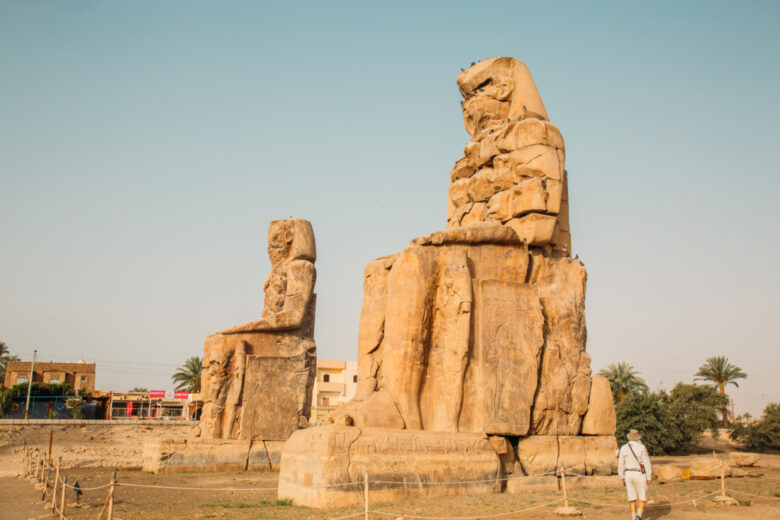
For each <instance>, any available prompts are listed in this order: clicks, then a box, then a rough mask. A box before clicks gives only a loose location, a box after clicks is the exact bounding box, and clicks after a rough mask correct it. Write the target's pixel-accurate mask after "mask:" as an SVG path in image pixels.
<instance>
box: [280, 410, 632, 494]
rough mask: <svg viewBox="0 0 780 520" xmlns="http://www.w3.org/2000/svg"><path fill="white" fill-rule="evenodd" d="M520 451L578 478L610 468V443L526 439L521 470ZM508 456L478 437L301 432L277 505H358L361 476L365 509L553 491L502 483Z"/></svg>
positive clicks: (518, 477) (550, 484)
mask: <svg viewBox="0 0 780 520" xmlns="http://www.w3.org/2000/svg"><path fill="white" fill-rule="evenodd" d="M502 440H503V438H502ZM539 440H541V441H542V442H539ZM524 443H527V444H529V445H531V444H533V445H534V446H537V447H541V448H543V449H544V452H545V453H550V460H549V469H550V470H551V472H554V471H555V470H556V468H557V467H558V464H559V462H564V466H565V467H567V468H568V467H572V468H578V469H579V470H580V472H581V473H582V474H583V475H594V474H601V475H609V474H610V473H611V470H612V468H611V465H610V464H611V461H612V460H614V461H615V464H617V459H616V458H615V449H616V448H617V442H616V441H615V438H614V437H576V436H571V437H555V436H539V437H534V436H532V437H527V438H525V439H521V440H520V444H519V448H518V453H523V456H524V457H525V459H522V458H521V463H522V461H523V460H526V464H528V463H527V461H528V449H527V447H524V446H523V444H524ZM559 446H562V448H561V447H559ZM514 449H515V448H514V446H512V444H511V443H510V442H503V443H502V442H496V438H495V437H494V438H489V437H487V436H486V435H482V434H478V433H449V432H432V431H427V430H398V429H390V428H358V427H355V426H338V425H330V426H324V427H314V428H308V429H306V430H300V431H298V432H295V433H294V434H293V435H292V436H291V437H290V439H289V440H288V441H287V442H286V443H285V445H284V448H283V450H282V458H281V470H280V474H279V498H290V499H292V500H293V501H294V503H295V504H296V505H302V506H308V507H335V506H346V505H356V504H361V503H362V502H363V482H364V472H365V473H366V474H367V475H368V480H369V493H370V497H369V499H370V501H371V502H375V501H377V502H383V501H384V502H386V501H391V500H398V499H401V498H409V497H415V496H437V495H459V494H486V493H500V492H502V491H503V490H504V488H506V489H507V491H508V492H510V493H524V492H533V491H534V490H542V489H543V490H550V489H553V488H554V489H557V487H558V484H557V479H556V477H555V476H552V475H549V476H545V477H538V476H537V477H535V476H528V477H526V476H523V473H522V471H519V468H518V470H516V471H515V472H514V474H511V475H508V474H507V472H506V469H505V468H504V466H505V464H503V462H502V457H503V458H506V455H507V453H500V452H506V451H511V454H512V456H514ZM545 460H546V459H545ZM528 467H529V469H532V468H531V466H528ZM572 479H577V480H576V486H579V487H611V486H613V485H614V482H615V480H614V479H609V478H605V477H597V476H581V477H572ZM572 481H574V480H572ZM617 482H618V483H619V482H620V480H619V479H618V480H617Z"/></svg>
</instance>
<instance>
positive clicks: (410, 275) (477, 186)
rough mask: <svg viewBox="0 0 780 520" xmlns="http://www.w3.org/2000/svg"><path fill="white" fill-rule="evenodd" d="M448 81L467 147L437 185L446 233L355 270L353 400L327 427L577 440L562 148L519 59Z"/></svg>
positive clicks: (573, 264) (581, 287)
mask: <svg viewBox="0 0 780 520" xmlns="http://www.w3.org/2000/svg"><path fill="white" fill-rule="evenodd" d="M458 86H459V87H460V91H461V93H462V94H463V96H464V98H465V100H464V101H463V114H464V121H465V126H466V130H467V131H468V132H469V134H470V135H471V137H472V141H471V142H470V143H469V144H468V145H466V150H465V152H466V155H465V157H463V158H461V159H460V160H458V162H457V163H456V164H455V167H454V169H453V171H452V174H451V176H450V179H451V184H450V190H449V191H450V196H449V203H450V211H449V218H448V224H447V229H446V230H445V231H440V232H437V233H433V234H432V235H428V236H424V237H420V238H417V239H414V240H412V243H411V244H410V245H409V246H408V247H406V248H405V249H404V250H403V251H402V252H401V253H400V254H397V255H392V256H389V257H383V258H380V259H377V260H375V261H374V262H372V263H371V264H369V266H368V267H367V268H366V272H365V282H364V301H363V309H362V313H361V319H360V332H359V340H358V361H359V376H358V377H359V379H358V382H359V387H358V392H357V395H356V397H355V399H354V401H353V402H352V403H351V404H350V405H349V406H347V407H346V408H344V409H342V410H339V411H337V412H336V413H335V414H334V415H333V416H332V417H331V418H330V420H331V421H332V422H340V423H342V424H355V425H363V426H380V427H392V428H407V429H413V430H423V429H424V430H436V431H450V432H458V431H460V432H480V433H481V432H484V433H490V434H495V435H521V436H524V435H528V434H545V435H577V434H578V433H579V432H580V423H581V419H582V416H583V415H584V414H585V412H586V411H587V408H588V395H589V390H590V357H589V356H588V354H587V353H586V352H585V279H586V273H585V268H584V267H583V265H582V263H581V262H580V261H579V260H574V259H572V258H570V248H571V244H570V238H569V232H568V228H569V223H568V200H567V199H568V197H567V195H566V191H567V190H566V171H565V170H564V147H563V139H562V137H561V134H560V132H559V131H558V129H557V128H556V127H555V126H554V125H553V124H551V123H550V122H548V121H547V112H546V111H545V108H544V105H543V104H542V101H541V98H540V97H539V93H538V92H537V90H536V87H535V86H534V82H533V79H532V78H531V75H530V73H529V72H528V69H527V68H526V66H525V65H524V64H523V63H522V62H520V61H518V60H515V59H513V58H494V59H491V60H486V61H484V62H481V63H479V64H477V65H475V66H473V67H471V68H470V69H469V70H467V71H465V72H463V73H462V74H461V75H460V76H459V77H458Z"/></svg>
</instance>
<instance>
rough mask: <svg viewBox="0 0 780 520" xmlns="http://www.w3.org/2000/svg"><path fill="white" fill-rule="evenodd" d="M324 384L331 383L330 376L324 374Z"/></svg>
mask: <svg viewBox="0 0 780 520" xmlns="http://www.w3.org/2000/svg"><path fill="white" fill-rule="evenodd" d="M322 382H323V383H330V374H322Z"/></svg>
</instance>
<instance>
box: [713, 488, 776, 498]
mask: <svg viewBox="0 0 780 520" xmlns="http://www.w3.org/2000/svg"><path fill="white" fill-rule="evenodd" d="M726 491H729V492H731V493H737V494H739V495H747V496H750V497H756V498H771V499H773V500H780V497H773V496H768V495H755V494H753V493H745V492H744V491H737V490H736V489H731V488H726Z"/></svg>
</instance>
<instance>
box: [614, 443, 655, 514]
mask: <svg viewBox="0 0 780 520" xmlns="http://www.w3.org/2000/svg"><path fill="white" fill-rule="evenodd" d="M626 437H627V438H628V442H627V443H625V444H624V445H623V446H621V447H620V451H619V452H618V474H619V475H620V478H621V479H623V484H625V485H626V492H627V493H628V504H629V506H630V507H631V520H642V513H644V512H645V502H647V486H648V485H649V484H650V481H651V480H652V479H653V468H652V466H651V465H650V457H649V456H648V455H647V448H645V445H644V444H642V443H641V442H640V441H639V440H640V439H641V438H642V436H641V435H639V432H638V431H636V430H631V431H630V432H628V435H626ZM637 500H638V501H639V504H637ZM637 506H638V507H637Z"/></svg>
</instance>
